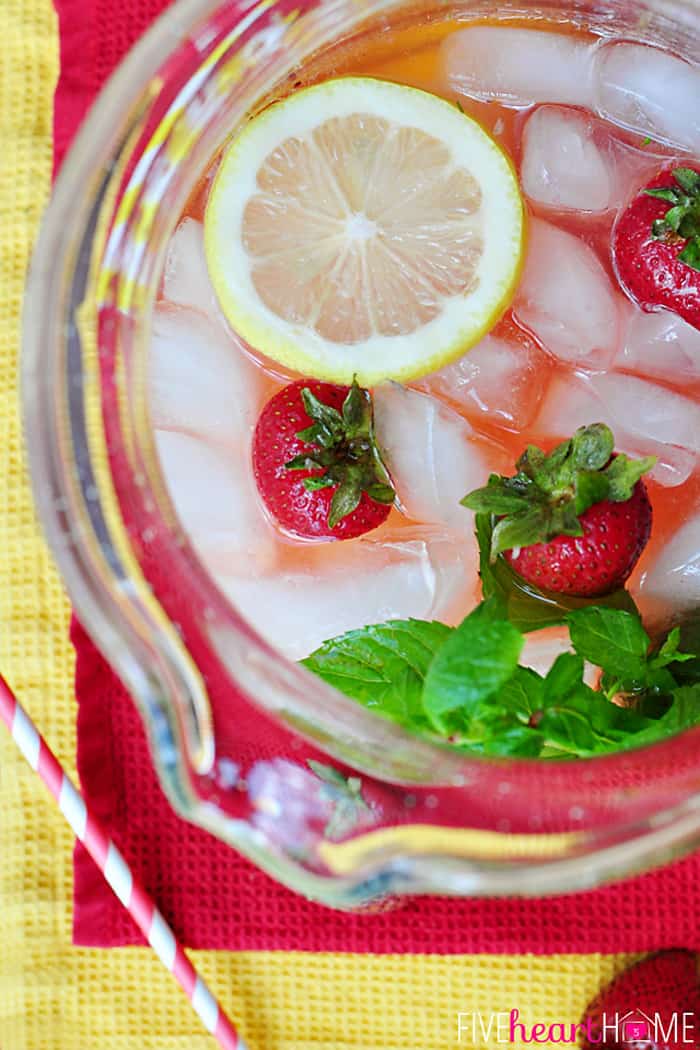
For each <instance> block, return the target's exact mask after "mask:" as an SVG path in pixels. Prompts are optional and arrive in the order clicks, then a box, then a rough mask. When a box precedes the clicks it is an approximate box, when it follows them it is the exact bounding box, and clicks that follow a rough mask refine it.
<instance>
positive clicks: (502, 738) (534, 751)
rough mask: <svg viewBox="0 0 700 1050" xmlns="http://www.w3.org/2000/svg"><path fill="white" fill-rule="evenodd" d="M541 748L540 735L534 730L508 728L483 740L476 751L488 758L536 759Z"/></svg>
mask: <svg viewBox="0 0 700 1050" xmlns="http://www.w3.org/2000/svg"><path fill="white" fill-rule="evenodd" d="M543 747H544V739H543V737H542V734H541V733H538V732H537V731H536V730H535V729H530V728H528V727H527V726H508V727H507V728H504V729H503V730H502V731H501V732H499V733H495V734H494V735H493V736H492V737H490V738H489V739H488V740H485V741H484V742H483V744H482V745H481V747H479V748H478V751H479V752H480V753H481V754H483V755H488V756H489V757H490V758H537V757H538V756H539V755H540V754H541V752H542V748H543ZM472 750H477V748H472Z"/></svg>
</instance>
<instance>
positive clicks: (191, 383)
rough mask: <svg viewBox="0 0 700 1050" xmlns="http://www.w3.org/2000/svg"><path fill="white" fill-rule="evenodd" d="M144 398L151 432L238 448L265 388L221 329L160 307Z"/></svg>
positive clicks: (156, 313) (155, 317)
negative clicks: (179, 434) (169, 432)
mask: <svg viewBox="0 0 700 1050" xmlns="http://www.w3.org/2000/svg"><path fill="white" fill-rule="evenodd" d="M148 397H149V408H150V415H151V421H152V423H153V425H154V426H155V427H158V428H159V429H161V430H178V431H181V432H182V433H185V434H190V435H192V436H194V437H199V438H203V439H206V440H207V441H216V442H219V443H223V444H228V445H240V444H241V442H243V441H245V440H247V437H248V435H249V434H250V432H251V430H252V427H253V425H254V423H255V419H256V417H257V413H258V410H259V409H260V407H261V403H262V399H263V388H262V386H261V383H260V376H259V374H258V371H257V369H256V368H255V367H254V365H253V364H252V362H251V361H249V360H248V358H247V357H245V355H244V354H242V353H241V351H240V350H239V348H238V347H237V345H236V343H235V342H234V341H232V340H231V339H229V337H228V335H227V334H226V332H225V331H224V330H223V329H222V328H221V327H220V326H219V325H217V324H215V323H213V322H212V321H210V320H208V319H207V318H206V317H202V316H201V315H199V314H196V313H194V312H192V311H190V310H183V309H178V308H175V307H167V306H158V307H156V309H155V311H154V314H153V324H152V335H151V345H150V348H149V360H148Z"/></svg>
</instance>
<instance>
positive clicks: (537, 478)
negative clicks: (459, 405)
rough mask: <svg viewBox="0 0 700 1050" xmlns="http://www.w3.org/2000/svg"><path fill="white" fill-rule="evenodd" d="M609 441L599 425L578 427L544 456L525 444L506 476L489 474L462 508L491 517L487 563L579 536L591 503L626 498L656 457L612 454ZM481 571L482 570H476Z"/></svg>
mask: <svg viewBox="0 0 700 1050" xmlns="http://www.w3.org/2000/svg"><path fill="white" fill-rule="evenodd" d="M614 445H615V440H614V437H613V434H612V431H611V430H610V428H609V427H608V426H606V425H605V424H604V423H593V424H591V425H590V426H586V427H580V428H579V429H578V430H577V431H576V433H575V434H574V436H573V437H572V438H571V439H570V440H569V441H564V442H562V444H560V445H558V446H557V447H556V448H555V449H554V450H553V451H552V452H550V453H545V452H543V451H542V449H541V448H538V447H537V446H536V445H529V446H528V448H527V449H526V451H525V452H524V453H523V455H522V456H521V457H520V459H519V460H518V462H517V464H516V471H517V473H516V474H514V475H513V476H512V477H503V476H501V475H498V474H492V475H491V477H490V478H489V480H488V483H487V484H486V485H485V486H484V487H483V488H479V489H475V490H474V491H473V492H470V493H468V494H467V495H466V496H465V497H464V499H463V500H462V501H461V502H462V504H463V506H465V507H468V508H469V509H470V510H473V511H475V512H476V513H477V514H479V515H481V514H486V515H491V516H492V517H493V518H495V519H496V520H495V522H494V523H493V529H492V533H491V539H490V549H489V558H490V560H491V561H492V562H493V561H495V559H496V558H497V557H498V555H499V554H501V553H502V552H503V551H507V550H513V549H514V548H517V547H530V546H532V545H533V544H536V543H546V542H547V541H548V540H551V539H553V538H554V537H555V536H582V535H583V527H582V525H581V522H580V517H581V515H582V514H584V513H585V511H587V510H588V509H589V507H592V506H593V505H594V504H596V503H600V502H602V501H603V500H611V501H612V502H614V503H622V502H625V501H626V500H628V499H630V497H631V496H632V492H633V491H634V487H635V485H636V484H637V482H638V481H639V479H640V478H641V477H642V476H643V475H644V474H646V472H647V471H648V470H650V469H651V468H652V467H653V466H654V464H655V463H656V457H654V456H646V457H645V458H644V459H638V460H633V459H629V457H627V456H626V455H623V454H618V455H613V449H614ZM482 568H483V566H482Z"/></svg>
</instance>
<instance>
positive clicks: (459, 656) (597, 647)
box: [303, 596, 700, 758]
mask: <svg viewBox="0 0 700 1050" xmlns="http://www.w3.org/2000/svg"><path fill="white" fill-rule="evenodd" d="M560 615H561V619H562V621H563V622H565V623H566V625H567V626H568V629H569V635H570V638H571V646H572V650H573V651H572V652H565V653H562V654H561V655H560V656H558V657H557V659H556V660H555V661H554V663H553V664H552V667H551V668H550V669H549V671H548V673H547V674H546V675H544V676H542V675H540V674H538V673H537V672H536V671H534V670H532V669H530V668H527V667H523V666H520V665H519V664H518V660H519V657H520V654H521V651H522V648H523V643H524V638H523V634H522V631H521V630H519V629H518V628H517V627H516V626H515V625H514V624H513V623H512V622H511V621H510V620H509V619H507V618H506V612H505V607H504V605H503V603H502V602H501V600H500V598H499V597H497V596H491V597H490V598H489V599H487V600H486V601H484V602H482V604H481V605H479V606H478V607H477V608H476V609H475V610H474V611H473V612H472V613H471V614H470V615H469V616H468V617H467V618H466V619H465V620H464V621H463V622H462V623H461V624H460V625H459V626H458V627H456V628H449V627H446V626H444V625H443V624H437V623H428V622H424V621H420V620H402V621H393V622H391V623H387V624H381V625H376V626H371V627H366V628H363V629H361V630H357V631H351V632H349V633H348V634H345V635H342V636H341V637H339V638H335V639H332V640H330V641H328V642H325V643H324V644H323V645H322V646H321V647H320V648H319V649H318V650H317V651H316V652H315V653H313V654H312V655H311V656H309V657H308V658H307V659H306V660H304V661H303V663H304V665H305V666H306V667H307V668H308V669H309V670H311V671H313V672H314V673H315V674H317V675H319V676H320V677H321V678H323V679H324V680H325V681H327V682H328V683H329V684H331V685H334V686H335V687H336V688H338V689H340V690H341V691H342V692H344V693H346V694H347V695H349V696H351V697H353V698H354V699H355V700H357V701H358V702H360V703H361V704H363V705H364V706H366V707H368V708H371V709H372V710H375V711H376V712H377V713H378V714H381V715H383V716H384V717H387V718H390V719H391V720H392V721H394V722H397V723H398V724H399V725H402V726H404V727H405V728H407V729H409V730H412V731H414V732H417V733H419V734H420V735H422V736H427V737H429V738H431V739H433V740H438V741H443V742H446V743H449V744H450V745H452V746H453V747H457V748H459V749H461V750H464V751H467V752H471V753H477V754H483V755H491V756H498V755H500V756H521V757H538V756H541V757H543V758H547V757H548V758H555V757H556V758H565V757H579V758H585V757H591V756H594V755H599V754H606V753H609V752H612V751H619V750H624V749H626V748H630V747H638V746H642V745H645V744H649V743H652V742H654V741H656V740H660V739H662V738H664V737H666V736H670V735H672V734H673V733H676V732H679V731H680V730H681V729H684V728H688V727H689V726H690V725H694V724H696V723H698V722H700V676H699V675H697V674H693V675H691V674H690V669H691V668H694V667H697V663H698V660H697V656H696V655H694V654H693V653H684V652H682V651H681V630H680V628H678V627H676V628H674V629H673V630H672V631H671V632H670V633H669V634H668V635H667V637H666V638H665V639H664V640H663V642H662V644H660V645H658V646H657V647H656V648H654V647H653V646H652V644H651V641H650V639H649V636H648V635H647V633H646V631H645V630H644V628H643V626H642V623H641V621H640V619H639V617H638V615H637V614H636V612H633V611H630V610H627V609H613V608H609V607H603V606H598V605H590V604H589V605H588V606H586V607H582V608H577V609H572V610H569V611H568V612H566V611H562V612H561V614H560ZM684 630H685V629H684ZM685 634H686V635H687V634H688V632H687V631H685ZM586 663H589V664H591V663H592V664H594V665H595V666H596V667H598V668H600V671H601V675H600V679H601V685H600V688H598V689H593V688H591V687H590V686H589V685H588V684H587V683H586V682H585V680H584V675H585V666H586ZM613 700H615V702H612V701H613Z"/></svg>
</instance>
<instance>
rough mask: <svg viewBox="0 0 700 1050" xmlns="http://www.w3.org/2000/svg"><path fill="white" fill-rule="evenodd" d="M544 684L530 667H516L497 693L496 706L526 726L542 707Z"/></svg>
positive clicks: (541, 678) (540, 677)
mask: <svg viewBox="0 0 700 1050" xmlns="http://www.w3.org/2000/svg"><path fill="white" fill-rule="evenodd" d="M544 682H545V680H544V678H543V677H542V676H541V675H539V674H538V673H537V671H533V669H532V668H531V667H520V666H518V667H516V669H515V671H514V673H513V675H512V676H511V677H510V678H509V679H508V681H507V682H506V683H505V685H503V686H501V688H500V689H499V691H498V706H499V707H500V708H501V709H502V710H504V711H509V712H510V713H511V714H512V715H513V716H514V717H515V718H517V719H518V720H519V721H520V722H522V723H523V724H524V725H527V723H528V722H529V721H530V719H532V718H533V717H535V716H536V715H537V714H538V713H539V712H540V711H541V710H542V707H543V706H544V691H545V685H544Z"/></svg>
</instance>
